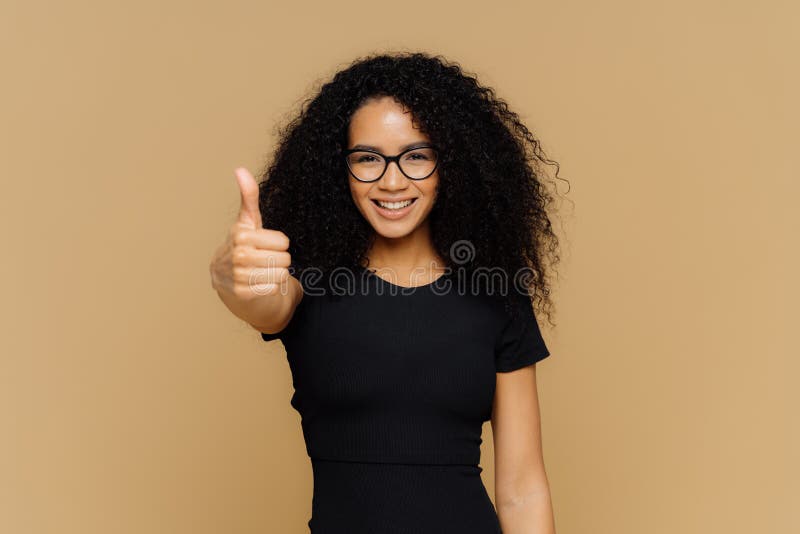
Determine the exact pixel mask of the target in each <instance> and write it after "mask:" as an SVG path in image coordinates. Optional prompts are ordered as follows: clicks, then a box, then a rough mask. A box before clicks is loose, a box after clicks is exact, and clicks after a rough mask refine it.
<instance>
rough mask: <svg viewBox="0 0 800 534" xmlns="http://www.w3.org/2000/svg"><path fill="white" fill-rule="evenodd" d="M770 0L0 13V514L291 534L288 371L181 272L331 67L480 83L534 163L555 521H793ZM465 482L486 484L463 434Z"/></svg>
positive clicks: (294, 480)
mask: <svg viewBox="0 0 800 534" xmlns="http://www.w3.org/2000/svg"><path fill="white" fill-rule="evenodd" d="M799 22H800V9H798V7H797V3H796V2H789V1H772V0H770V1H766V2H744V1H710V0H702V1H697V0H694V1H688V0H677V1H673V2H639V1H634V0H612V1H608V2H592V1H580V2H576V1H563V0H562V1H559V2H518V3H511V2H503V1H500V2H491V3H485V2H482V3H476V4H475V5H471V4H469V3H463V2H458V3H456V2H452V3H439V2H416V1H407V2H402V3H379V2H351V1H345V2H332V3H326V4H323V3H321V2H320V3H316V4H309V3H305V2H272V3H270V2H242V1H229V2H225V3H223V2H216V3H211V2H196V1H175V0H159V1H157V2H156V1H151V0H137V1H136V2H133V1H129V2H100V1H85V0H74V1H71V2H53V1H50V2H22V1H13V2H9V1H3V2H2V4H0V59H2V62H1V63H0V68H1V69H2V84H0V113H1V115H0V151H2V152H0V172H1V173H2V174H1V176H2V191H1V192H0V203H2V204H1V205H0V207H1V208H2V209H0V216H1V217H2V229H3V230H2V231H3V235H2V250H3V255H2V259H3V261H2V276H1V277H0V279H2V282H3V288H2V289H3V298H2V321H1V322H0V324H2V335H0V354H2V356H1V359H0V531H2V532H7V533H9V534H11V533H13V534H72V533H75V534H77V533H80V534H109V533H114V534H134V533H135V534H143V533H147V534H157V533H158V534H160V533H164V534H166V533H169V534H190V533H191V534H205V533H215V534H216V533H222V532H224V533H237V534H248V533H252V534H255V533H263V532H270V533H272V532H275V533H278V532H280V533H281V534H283V533H286V534H293V533H302V532H307V524H306V523H307V520H308V517H309V514H310V509H311V489H312V485H311V482H312V478H311V470H310V464H309V463H308V458H307V457H306V453H305V449H304V447H303V441H302V433H301V429H300V420H299V415H298V414H297V413H296V412H295V411H294V410H293V409H292V408H291V406H290V405H289V399H290V397H291V393H292V386H291V375H290V373H289V368H288V365H287V362H286V359H285V353H284V350H283V347H282V345H281V343H280V342H279V341H275V342H272V343H270V344H266V343H264V342H263V341H261V339H260V337H259V336H258V334H257V333H256V332H255V331H254V330H253V329H251V328H250V327H249V326H247V325H245V324H244V323H242V322H241V321H239V320H238V319H236V318H235V317H234V316H233V315H231V314H230V313H229V312H228V311H227V309H226V308H225V307H224V306H223V304H222V303H221V302H220V301H219V300H218V298H217V296H216V294H215V293H214V292H213V290H212V289H211V286H210V280H209V274H208V263H209V260H210V258H211V254H212V253H213V251H214V249H215V248H216V246H217V245H218V243H219V242H220V241H221V240H222V239H223V237H224V235H225V233H226V231H227V228H228V226H229V225H230V224H231V223H232V222H233V220H234V218H235V216H236V213H237V211H238V206H239V194H238V191H237V188H236V182H235V179H234V175H233V169H234V168H235V167H237V166H239V165H243V166H246V167H248V168H249V169H250V170H251V171H253V172H257V171H259V170H260V169H261V168H262V167H263V165H264V163H265V162H267V161H268V159H269V156H270V153H271V150H272V148H273V147H274V141H275V138H274V127H275V126H276V125H278V124H281V123H282V121H284V120H285V119H286V118H287V117H289V116H291V114H292V113H293V112H294V111H295V110H296V107H297V105H298V104H299V103H300V101H301V100H302V99H303V98H305V97H307V96H310V94H311V92H312V91H313V90H314V88H315V87H317V86H318V83H320V82H323V81H326V80H327V79H328V78H329V77H330V76H331V75H332V74H333V73H334V72H335V71H336V70H338V69H339V68H343V67H345V66H346V65H347V64H348V63H349V62H350V61H351V60H353V59H355V58H356V57H358V56H362V55H366V54H369V53H372V52H379V51H411V50H421V51H426V52H430V53H437V54H442V55H444V56H445V57H447V58H449V59H452V60H454V61H457V62H459V63H460V64H461V65H462V66H463V67H464V68H465V69H466V70H467V71H469V72H470V73H475V74H476V75H477V76H478V78H479V80H480V81H481V82H482V83H484V84H486V85H490V86H492V87H494V88H495V89H496V90H497V92H498V95H499V96H501V97H502V98H504V99H505V100H507V102H508V103H509V105H510V106H511V107H512V109H514V110H516V111H517V112H518V113H519V114H520V115H521V116H522V118H523V119H524V120H525V121H526V124H528V125H529V127H530V128H531V129H532V130H533V131H534V133H535V134H536V135H537V136H538V137H539V138H540V139H541V140H542V143H543V147H544V149H545V150H546V152H547V154H548V155H549V156H550V157H551V158H553V159H555V160H556V161H558V162H559V164H560V165H561V169H560V171H559V175H560V176H561V177H563V178H565V179H568V180H569V181H570V184H571V189H570V190H569V192H568V193H567V192H566V183H565V182H558V183H559V191H560V193H562V194H564V195H565V196H566V198H568V199H569V201H568V202H564V203H563V204H562V205H561V206H560V211H559V214H556V216H557V217H559V218H558V219H557V220H558V222H557V228H558V231H559V233H560V234H562V235H563V246H564V248H563V250H562V253H563V259H562V263H561V265H560V274H559V280H558V285H557V287H556V288H555V290H556V292H555V301H556V305H557V315H556V317H555V320H556V322H557V328H555V329H553V328H549V327H548V326H547V325H546V324H545V323H544V322H543V321H542V331H543V334H544V336H545V338H546V340H547V342H548V345H549V347H550V349H551V351H552V353H553V354H552V356H551V357H550V358H548V359H547V360H545V361H544V362H542V363H541V364H540V365H539V366H538V377H539V389H540V397H541V409H542V426H543V440H544V451H545V459H546V463H547V468H548V476H549V479H550V484H551V490H552V494H553V500H554V508H555V514H556V525H557V530H558V532H561V533H591V534H606V533H608V534H612V533H613V534H641V533H648V534H660V533H665V534H666V533H674V532H681V533H683V534H690V533H691V534H695V533H696V534H707V533H712V532H713V533H717V532H726V533H729V534H734V533H752V532H769V533H790V532H800V519H798V515H797V504H798V501H799V500H800V499H799V498H800V483H798V479H799V478H800V461H799V460H798V452H797V451H798V450H800V443H799V442H800V440H799V439H798V436H799V435H800V432H799V428H798V427H799V426H800V425H799V424H798V405H799V404H798V403H799V402H800V395H799V394H798V388H797V387H796V381H797V378H798V371H799V370H800V367H799V366H798V355H800V350H798V348H799V347H798V335H797V332H798V328H797V317H798V312H797V302H798V296H800V295H799V293H800V292H799V291H798V282H797V276H796V275H797V273H798V272H800V265H798V263H800V261H798V237H797V233H798V230H800V224H798V223H799V222H800V221H798V215H797V202H798V194H799V193H800V188H799V187H798V179H800V173H798V163H797V161H798V160H797V158H796V154H797V144H798V141H800V135H798V134H800V128H798V123H799V119H800V113H798V111H799V108H798V102H797V96H798V94H800V83H799V82H800V68H799V67H800V65H798V52H799V51H800V38H799V37H798V36H800V31H798V27H799V26H800V24H798V23H799ZM482 451H483V459H482V462H481V465H482V467H484V472H483V475H484V480H485V483H486V486H487V488H488V490H489V492H490V495H492V496H493V491H494V487H493V468H492V459H493V457H492V447H491V428H490V426H489V424H488V423H487V424H486V426H485V427H484V445H483V448H482Z"/></svg>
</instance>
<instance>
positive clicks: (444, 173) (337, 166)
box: [211, 53, 558, 534]
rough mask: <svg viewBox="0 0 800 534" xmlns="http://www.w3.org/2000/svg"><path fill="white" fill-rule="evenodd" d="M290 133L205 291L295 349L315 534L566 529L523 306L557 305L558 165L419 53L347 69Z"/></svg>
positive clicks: (484, 97)
mask: <svg viewBox="0 0 800 534" xmlns="http://www.w3.org/2000/svg"><path fill="white" fill-rule="evenodd" d="M279 133H280V139H279V143H278V147H277V150H276V153H275V157H274V160H273V161H272V163H271V164H270V165H269V167H268V168H267V169H266V171H265V172H263V173H262V176H263V180H262V181H261V182H260V184H258V183H256V181H255V180H254V178H253V177H252V176H251V175H250V174H249V173H248V172H247V171H246V170H245V169H237V171H236V174H237V180H238V183H239V187H240V190H241V194H242V207H241V211H240V214H239V219H238V220H237V221H236V223H235V224H234V225H233V227H232V228H231V231H230V233H229V236H228V239H227V240H226V241H225V243H223V244H222V245H221V246H220V248H219V249H218V250H217V252H216V254H215V255H214V258H213V259H212V262H211V277H212V285H213V287H214V288H215V289H216V291H217V292H218V294H219V296H220V298H221V299H222V301H223V302H224V303H225V304H226V305H227V306H228V308H229V309H230V310H231V312H233V313H234V314H235V315H236V316H238V317H240V318H241V319H243V320H244V321H246V322H247V323H248V324H250V325H252V326H253V327H254V328H256V329H257V330H258V331H259V332H261V336H262V338H263V339H264V340H265V341H271V340H274V339H281V341H282V342H283V344H284V346H285V348H286V353H287V357H288V360H289V365H290V368H291V371H292V376H293V382H294V387H295V393H294V395H293V397H292V399H291V405H292V406H293V407H294V408H295V409H297V410H298V411H299V413H300V414H301V416H302V428H303V434H304V438H305V443H306V449H307V452H308V455H309V457H310V459H311V465H312V470H313V476H314V494H313V501H312V514H311V519H310V520H309V522H308V525H309V527H310V528H311V531H312V532H313V533H314V534H327V533H347V534H360V533H371V534H374V533H415V534H425V533H436V534H443V533H450V532H452V533H458V534H471V533H475V534H489V533H499V532H503V533H505V534H516V533H519V534H522V533H525V534H531V533H537V534H545V533H550V532H554V520H553V514H552V506H551V501H550V494H549V489H548V482H547V477H546V474H545V469H544V465H543V458H542V450H541V439H540V431H539V407H538V401H537V391H536V375H535V372H536V371H535V368H536V366H535V364H536V362H537V361H540V360H541V359H543V358H545V357H547V356H548V355H549V354H550V353H549V351H548V349H547V347H546V345H545V343H544V340H543V339H542V336H541V334H540V331H539V327H538V324H537V321H536V317H535V315H534V312H533V310H532V308H531V303H532V301H533V302H537V301H538V302H539V303H540V304H541V305H542V308H546V307H547V306H548V305H550V304H551V303H550V299H549V287H548V279H549V278H548V269H547V268H546V267H547V266H546V263H548V262H549V263H550V264H553V263H555V262H557V261H558V256H557V239H556V236H555V235H554V233H553V232H552V230H551V223H550V220H549V219H548V216H547V214H546V212H545V208H546V207H547V205H548V204H549V203H550V202H551V201H552V198H551V196H550V194H549V193H548V192H547V190H546V189H545V187H544V185H543V183H542V176H543V173H542V172H541V167H540V165H541V163H553V162H551V161H549V160H547V159H546V158H544V156H543V154H542V151H541V149H540V147H539V143H538V141H537V140H536V139H535V138H534V136H533V135H532V134H531V133H530V131H529V130H528V129H527V128H526V127H525V126H524V125H523V124H522V123H521V121H520V120H519V118H518V116H517V115H516V114H515V113H513V112H512V111H510V110H509V109H508V107H507V105H506V103H505V102H503V101H502V100H500V99H499V98H496V97H495V96H494V92H493V91H492V89H490V88H486V87H483V86H481V85H479V84H478V82H477V80H476V79H475V78H474V77H473V76H469V75H467V74H465V73H464V72H463V71H462V69H461V68H460V67H459V66H458V65H457V64H454V63H450V62H448V61H446V60H444V59H442V58H441V57H440V56H435V57H431V56H430V55H427V54H423V53H403V54H393V55H389V54H385V55H376V56H372V57H368V58H362V59H359V60H357V61H355V62H353V63H352V64H351V65H350V66H348V67H347V68H345V69H343V70H341V71H340V72H338V73H337V74H336V75H335V76H334V77H333V79H332V80H331V81H329V82H328V83H326V84H324V85H323V86H322V87H321V88H320V89H319V91H318V93H317V94H316V95H315V96H314V97H313V98H311V99H309V100H307V101H305V102H304V104H303V106H302V109H301V111H300V113H299V114H298V115H297V117H296V118H294V120H292V121H291V122H290V123H289V124H288V125H287V126H286V127H285V128H283V129H282V130H280V131H279ZM556 174H557V173H556ZM498 273H499V274H501V275H503V276H500V277H498V276H497V275H498ZM519 273H521V276H520V274H519ZM548 316H549V314H548ZM488 420H491V424H492V429H493V435H494V449H495V488H496V490H495V501H496V508H495V507H494V506H493V505H492V502H491V500H490V499H489V496H488V494H487V492H486V489H485V487H484V486H483V483H482V481H481V477H480V473H481V471H482V468H481V467H480V466H479V465H478V464H479V460H480V444H481V443H482V439H481V429H482V424H483V422H485V421H488ZM501 527H502V529H501Z"/></svg>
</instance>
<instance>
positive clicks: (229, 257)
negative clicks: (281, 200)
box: [210, 167, 292, 307]
mask: <svg viewBox="0 0 800 534" xmlns="http://www.w3.org/2000/svg"><path fill="white" fill-rule="evenodd" d="M235 174H236V181H237V182H238V184H239V191H240V193H241V206H240V208H239V215H238V217H237V219H236V222H234V223H233V225H231V227H230V230H229V231H228V235H227V237H226V238H225V241H224V242H223V243H222V244H221V245H220V246H219V248H218V249H217V250H216V252H215V253H214V256H213V257H212V259H211V265H210V272H211V286H212V287H213V288H214V289H216V290H217V292H218V293H219V294H220V296H221V297H222V298H223V300H225V301H226V304H228V305H229V307H231V304H233V305H234V306H238V307H242V306H243V305H245V304H246V303H248V302H250V301H253V300H259V299H264V298H268V297H271V296H274V295H280V294H281V290H282V288H284V289H283V293H285V292H286V290H285V287H287V282H288V280H289V278H290V277H291V275H290V273H289V266H290V265H291V262H292V258H291V255H290V254H289V238H288V237H287V236H286V234H284V233H283V232H281V231H279V230H270V229H267V228H264V224H263V221H262V220H261V211H260V209H259V202H258V193H259V186H258V183H257V182H256V181H255V179H254V178H253V176H252V175H251V174H250V172H249V171H248V170H247V169H245V168H243V167H239V168H238V169H236V170H235ZM229 302H230V304H229Z"/></svg>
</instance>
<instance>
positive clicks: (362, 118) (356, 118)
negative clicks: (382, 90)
mask: <svg viewBox="0 0 800 534" xmlns="http://www.w3.org/2000/svg"><path fill="white" fill-rule="evenodd" d="M348 134H349V137H350V142H351V143H363V144H370V145H376V146H382V147H383V148H386V149H390V148H393V147H394V146H396V145H400V144H405V143H410V142H414V141H418V140H420V141H426V140H427V139H428V138H427V136H426V135H425V134H424V133H422V131H420V130H419V128H417V127H416V126H415V125H414V123H413V114H412V113H411V111H410V110H409V109H407V108H405V107H404V106H403V105H402V104H401V103H400V102H397V101H396V100H395V99H393V98H391V97H381V98H378V99H375V98H373V99H370V100H368V101H366V102H365V103H364V104H363V105H362V106H361V107H359V108H358V109H357V110H356V111H355V113H353V116H352V118H351V119H350V125H349V127H348Z"/></svg>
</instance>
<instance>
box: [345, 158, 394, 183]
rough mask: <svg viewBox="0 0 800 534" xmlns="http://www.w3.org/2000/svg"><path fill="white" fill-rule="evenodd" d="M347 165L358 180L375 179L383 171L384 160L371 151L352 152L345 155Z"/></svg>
mask: <svg viewBox="0 0 800 534" xmlns="http://www.w3.org/2000/svg"><path fill="white" fill-rule="evenodd" d="M347 165H348V167H350V171H351V172H352V173H353V175H354V176H355V177H356V178H358V179H359V180H375V179H377V178H378V176H380V175H381V173H382V172H383V168H384V167H385V166H386V162H385V161H384V159H383V158H382V157H381V156H379V155H378V154H374V153H372V152H353V153H352V154H348V156H347Z"/></svg>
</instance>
